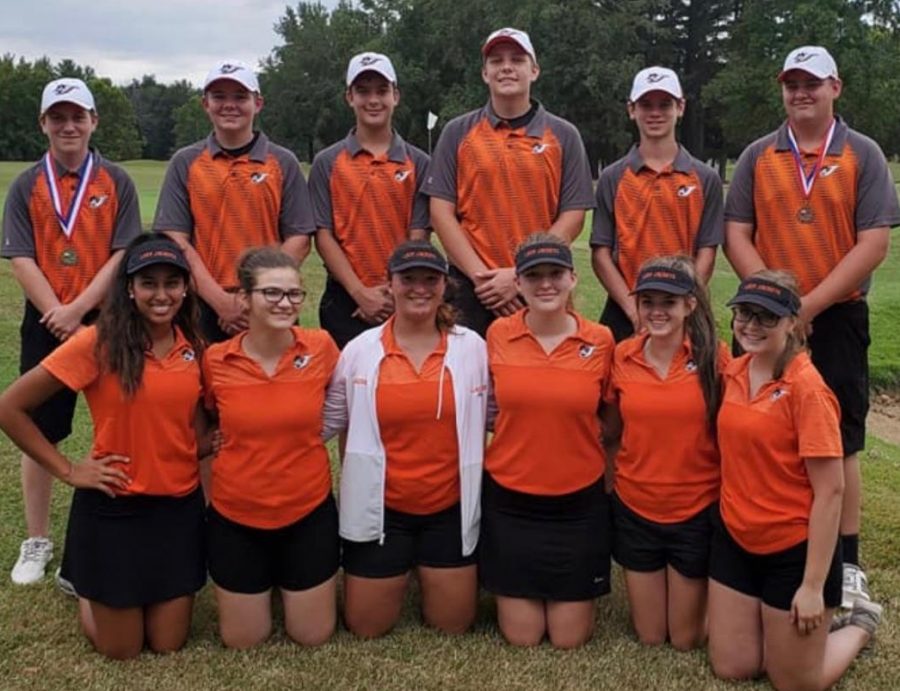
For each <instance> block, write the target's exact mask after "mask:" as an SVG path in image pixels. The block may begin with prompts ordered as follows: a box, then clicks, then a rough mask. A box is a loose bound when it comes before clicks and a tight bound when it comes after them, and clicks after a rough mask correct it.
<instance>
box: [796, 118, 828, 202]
mask: <svg viewBox="0 0 900 691" xmlns="http://www.w3.org/2000/svg"><path fill="white" fill-rule="evenodd" d="M836 126H837V120H834V119H832V121H831V127H829V128H828V132H827V133H826V134H825V139H824V141H823V142H822V146H821V147H819V157H818V158H817V159H816V162H815V164H814V165H813V167H812V170H810V171H809V175H807V174H806V173H805V172H803V157H802V156H801V155H800V146H799V145H798V144H797V139H796V138H795V137H794V131H793V130H792V129H791V126H790V125H788V128H787V133H788V142H789V143H790V145H791V153H792V154H793V155H794V161H795V162H796V163H797V172H798V173H799V174H800V189H801V190H803V196H804V197H806V200H807V201H809V196H810V195H811V194H812V188H813V185H814V184H815V182H816V174H817V173H818V172H819V169H820V168H821V167H822V162H823V161H824V160H825V155H826V154H827V153H828V148H829V147H830V146H831V140H832V138H833V137H834V128H835V127H836Z"/></svg>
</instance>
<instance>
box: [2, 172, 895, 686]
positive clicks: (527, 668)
mask: <svg viewBox="0 0 900 691" xmlns="http://www.w3.org/2000/svg"><path fill="white" fill-rule="evenodd" d="M25 165H26V164H20V163H0V201H2V199H3V198H4V197H5V191H6V188H7V186H8V184H9V182H10V181H11V180H12V178H13V177H14V176H15V175H16V174H17V172H18V171H20V170H21V169H22V168H24V167H25ZM126 168H127V169H128V171H129V172H130V173H131V174H132V176H133V177H134V179H135V183H136V185H137V186H138V189H139V195H140V200H141V211H142V217H143V220H144V223H145V225H148V224H149V223H150V221H151V219H152V216H153V210H154V208H155V204H156V196H157V194H158V189H159V183H160V181H161V179H162V174H163V171H164V164H161V163H156V162H147V161H137V162H129V163H127V164H126ZM896 173H900V171H895V174H896ZM894 239H895V241H898V240H900V237H897V234H896V233H895V238H894ZM575 249H576V260H577V263H578V267H579V273H580V277H581V283H580V285H579V287H578V294H577V297H576V306H577V307H578V309H579V310H581V311H582V312H583V313H585V314H586V315H591V316H596V315H597V314H598V313H599V309H600V305H601V303H602V300H603V294H602V290H601V288H600V287H599V285H598V284H597V281H596V280H595V279H594V277H593V274H592V273H591V270H590V264H589V254H588V247H587V241H586V234H585V235H583V236H582V238H580V239H579V241H578V242H577V243H576V248H575ZM303 273H304V277H305V280H306V282H307V285H308V287H309V289H310V299H309V302H308V304H307V305H306V307H305V308H304V312H303V315H302V320H303V322H304V323H305V324H307V325H313V324H315V320H316V309H315V308H316V306H317V304H318V296H319V294H320V293H321V290H322V284H323V278H324V275H323V271H322V268H321V264H320V262H319V261H318V260H317V258H316V257H315V256H313V257H311V258H310V259H309V260H307V262H306V263H305V265H304V270H303ZM735 283H736V281H735V279H734V277H733V275H732V273H731V271H730V268H729V267H728V265H727V262H725V261H724V260H721V259H720V261H719V266H718V268H717V270H716V274H715V277H714V280H713V286H712V288H713V298H714V302H715V303H716V304H717V305H719V309H720V315H719V316H720V322H721V324H723V325H727V322H726V320H725V310H724V308H723V307H721V305H723V304H724V302H725V300H726V299H727V298H728V297H730V294H731V291H733V289H734V285H735ZM871 304H872V333H873V347H872V350H871V357H872V366H873V374H874V375H875V377H876V379H877V380H878V381H879V382H880V383H881V384H884V385H888V384H891V383H894V384H896V383H897V382H900V339H898V331H900V321H898V319H897V316H896V315H897V314H898V312H900V249H898V247H897V243H896V242H895V245H894V247H893V248H892V250H891V255H890V258H889V260H888V261H887V262H886V263H885V265H884V266H882V268H881V269H880V270H879V272H878V274H877V277H876V282H875V290H874V291H873V294H872V297H871ZM21 309H22V300H21V295H20V293H19V290H18V288H17V286H16V285H15V282H14V281H13V280H12V278H11V276H10V273H9V267H8V265H7V263H5V262H3V263H0V386H5V385H6V384H7V383H8V382H9V381H10V380H11V379H12V378H13V377H14V376H15V375H16V368H17V362H18V345H19V344H18V338H19V337H18V324H19V320H20V318H21ZM723 333H724V331H723ZM76 429H77V430H78V431H77V432H76V434H74V435H73V437H72V438H71V439H69V440H68V441H67V442H66V443H65V445H64V450H65V451H66V452H67V453H68V454H70V455H71V456H72V457H74V458H78V457H80V456H82V455H83V454H85V453H86V452H87V450H88V448H89V445H90V438H89V424H88V422H87V417H86V415H85V410H84V408H83V407H80V409H79V417H78V420H77V422H76ZM863 467H864V475H865V509H864V514H865V515H864V529H863V557H864V561H865V564H866V567H867V571H868V574H869V578H870V584H871V586H872V590H873V593H874V595H875V597H876V598H877V599H878V600H879V601H881V602H882V603H884V604H885V606H886V613H887V614H886V621H885V623H884V624H883V626H882V629H881V630H880V632H879V637H878V642H877V644H876V647H875V651H874V654H873V655H871V656H868V657H866V658H864V659H862V660H860V661H859V662H857V663H856V665H855V666H854V667H853V669H852V670H851V671H850V673H849V674H848V675H847V677H846V679H845V681H844V682H842V684H841V686H840V688H842V689H895V688H898V685H900V672H898V670H900V614H898V609H900V537H898V536H900V511H898V510H897V506H898V505H900V448H898V447H896V446H892V445H890V444H887V443H884V442H882V441H880V440H877V439H874V438H872V439H870V440H869V446H868V450H867V451H866V452H865V454H864V460H863ZM69 496H70V492H69V491H68V489H67V488H65V487H62V486H60V487H57V489H56V492H55V495H54V503H53V537H54V540H55V542H56V544H57V546H58V547H57V549H58V551H59V550H60V549H61V545H62V531H63V528H64V523H65V516H66V512H67V510H68V503H69ZM22 531H23V519H22V503H21V494H20V491H19V477H18V453H17V452H16V451H15V450H14V448H13V447H12V445H11V444H10V443H9V442H8V441H7V440H6V439H5V438H3V439H0V689H69V688H90V689H154V690H159V689H200V688H202V689H206V688H209V689H212V688H215V689H281V688H288V687H293V688H339V689H344V688H365V689H437V688H442V689H443V688H465V689H469V688H473V689H474V688H484V689H494V688H497V689H544V688H547V689H582V688H585V689H586V688H592V689H620V690H625V689H684V690H686V691H687V690H690V691H696V690H698V689H729V688H765V684H763V683H762V682H760V683H757V684H750V685H747V684H743V685H730V684H725V683H721V682H717V681H716V680H715V679H714V678H713V677H712V674H711V672H710V670H709V666H708V664H707V661H706V656H705V654H704V653H703V652H702V651H701V652H695V653H690V654H679V653H675V652H674V651H673V650H672V649H670V648H668V647H662V648H657V649H646V648H642V647H641V646H639V645H638V644H637V642H636V640H635V638H634V636H633V635H632V633H631V631H630V627H629V624H628V618H627V617H628V614H627V609H626V607H625V602H624V593H623V591H622V584H621V580H620V578H618V575H617V577H616V579H615V583H614V592H613V594H612V595H611V596H609V597H607V598H604V599H603V600H602V601H601V602H600V603H599V604H598V606H597V635H596V636H595V638H594V640H593V641H591V643H590V644H589V645H587V646H586V647H585V648H583V649H581V650H578V651H572V652H565V653H563V652H557V651H554V650H552V649H550V648H549V647H548V646H546V645H545V646H542V647H540V648H537V649H532V650H515V649H512V648H510V647H509V646H507V645H505V644H504V642H503V640H502V638H501V637H500V634H499V632H498V630H497V628H496V626H495V625H494V612H493V605H492V603H491V601H490V598H488V597H486V596H485V597H482V600H481V611H480V616H479V619H478V623H477V625H476V627H475V630H474V631H473V632H472V633H470V634H468V635H466V636H462V637H459V638H452V637H448V636H443V635H439V634H436V633H434V632H433V631H430V630H428V629H426V628H425V627H423V626H422V625H421V624H420V623H419V619H418V615H417V612H416V610H415V607H414V602H413V601H410V602H409V603H408V606H407V609H406V611H405V613H404V617H403V619H402V621H401V623H400V625H399V626H398V628H397V629H396V630H395V631H394V632H393V633H392V634H391V635H389V636H387V637H386V638H384V639H381V640H378V641H371V642H361V641H358V640H356V639H354V638H353V637H352V636H351V635H350V634H348V633H347V632H346V631H343V630H341V631H339V632H338V634H337V635H336V636H335V637H334V639H333V640H332V641H331V642H330V643H329V644H327V645H325V646H323V647H322V648H319V649H317V650H303V649H300V648H298V647H296V646H294V645H292V644H290V643H289V642H288V641H287V640H286V639H285V637H284V636H283V634H281V633H276V635H275V636H274V637H273V639H272V641H271V642H270V643H268V644H266V645H264V646H262V647H261V648H259V649H258V650H255V651H252V652H246V653H238V652H232V651H226V650H224V649H223V648H222V646H221V644H220V643H219V640H218V638H217V635H216V629H215V622H216V619H215V609H214V605H213V601H212V597H211V592H210V590H209V589H208V588H207V589H206V590H204V591H203V592H202V593H201V595H200V597H199V600H198V603H197V607H196V611H195V618H194V625H193V631H192V637H191V639H190V641H189V643H188V645H187V647H186V649H185V650H183V651H182V652H180V653H178V654H175V655H170V656H167V657H157V656H153V655H149V654H144V655H142V656H141V657H140V658H139V659H137V660H135V661H133V662H128V663H111V662H108V661H105V660H103V659H102V658H100V657H99V656H98V655H96V654H94V653H93V652H92V651H91V649H90V647H89V645H88V644H87V642H86V640H85V639H84V637H83V636H82V635H81V633H80V632H79V631H78V629H77V626H76V619H75V607H74V602H73V601H72V600H70V599H68V598H65V597H64V596H62V595H61V594H59V593H58V592H57V591H56V589H55V588H54V587H53V586H52V585H51V583H50V581H49V580H48V581H47V582H46V583H44V584H42V585H39V586H36V587H33V588H19V587H14V586H12V584H11V583H10V581H9V579H8V576H7V574H8V572H9V569H10V568H11V567H12V564H13V562H14V560H15V558H16V556H17V551H18V545H19V541H20V540H21V537H22ZM110 548H111V549H115V546H114V545H113V546H111V547H110ZM58 557H59V554H57V559H55V560H54V562H53V565H52V567H53V568H55V567H56V565H57V564H58Z"/></svg>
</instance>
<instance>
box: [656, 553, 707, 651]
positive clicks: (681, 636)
mask: <svg viewBox="0 0 900 691" xmlns="http://www.w3.org/2000/svg"><path fill="white" fill-rule="evenodd" d="M666 577H667V579H668V589H669V599H668V610H669V640H670V641H671V643H672V645H673V646H674V647H675V648H677V649H678V650H693V649H694V648H699V647H700V646H701V645H703V642H704V641H705V640H706V600H707V583H708V581H707V579H706V578H687V577H685V576H682V575H681V574H680V573H678V571H676V570H675V569H673V568H672V567H671V566H669V567H668V568H667V569H666Z"/></svg>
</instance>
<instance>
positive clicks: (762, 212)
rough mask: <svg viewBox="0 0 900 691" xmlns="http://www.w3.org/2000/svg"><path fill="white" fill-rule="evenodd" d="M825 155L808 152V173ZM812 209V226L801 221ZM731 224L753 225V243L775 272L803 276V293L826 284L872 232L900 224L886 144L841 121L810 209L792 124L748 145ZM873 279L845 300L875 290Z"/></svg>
mask: <svg viewBox="0 0 900 691" xmlns="http://www.w3.org/2000/svg"><path fill="white" fill-rule="evenodd" d="M818 154H819V152H818V151H803V152H802V155H803V165H804V170H805V171H806V172H807V173H808V172H809V171H810V169H811V168H812V166H813V164H814V163H815V160H816V158H817V157H818ZM807 204H808V205H809V208H810V209H811V211H812V216H813V219H812V222H811V223H803V222H801V220H800V210H801V208H803V207H805V206H806V205H807ZM725 218H726V220H729V221H738V222H741V223H752V224H753V226H754V233H753V244H754V245H755V246H756V249H757V251H758V252H759V255H760V257H762V260H763V262H764V263H765V265H766V266H767V267H768V268H770V269H787V270H788V271H791V272H792V273H793V274H794V275H796V277H797V280H798V282H799V284H800V293H801V294H802V295H806V294H807V293H809V292H810V291H811V290H812V289H813V288H815V287H816V286H817V285H819V284H820V283H821V282H822V281H823V280H824V278H825V277H826V276H827V275H828V274H829V273H830V272H831V271H832V270H833V269H834V267H835V266H837V264H838V263H839V262H840V261H841V260H842V259H843V258H844V257H845V256H846V255H847V253H848V252H849V251H850V250H852V249H853V247H854V246H855V245H856V236H857V233H859V232H864V231H866V230H869V229H872V228H879V227H884V226H896V225H898V224H900V205H898V201H897V192H896V190H895V189H894V182H893V179H892V178H891V172H890V169H889V168H888V165H887V161H885V158H884V154H883V153H881V149H879V148H878V144H876V143H875V142H874V141H872V140H871V139H869V138H868V137H866V136H864V135H862V134H860V133H859V132H856V131H855V130H852V129H850V128H849V127H847V124H846V123H845V122H844V121H843V120H841V119H840V118H838V119H837V125H836V127H835V130H834V137H833V138H832V140H831V145H830V146H829V147H828V151H827V152H826V153H825V158H824V160H823V161H822V168H821V169H820V170H819V172H818V173H817V174H816V176H815V181H814V183H813V188H812V192H811V194H810V197H809V200H808V202H807V200H806V198H805V197H804V195H803V191H802V189H801V186H800V178H799V173H798V171H797V165H796V162H795V159H794V155H793V153H792V152H791V149H790V145H789V142H788V136H787V123H785V124H783V125H782V126H781V127H779V128H778V130H776V131H775V132H772V133H771V134H768V135H766V136H765V137H763V138H761V139H758V140H757V141H755V142H753V143H752V144H751V145H750V146H748V147H747V148H746V149H745V150H744V152H743V153H742V154H741V157H740V158H739V159H738V162H737V165H736V166H735V169H734V175H733V179H732V181H731V186H730V187H729V189H728V199H727V200H726V205H725ZM868 287H869V278H867V279H866V280H865V281H864V283H863V284H862V285H861V286H859V287H858V288H857V289H855V290H853V291H851V292H850V293H848V294H847V295H846V296H844V297H842V298H841V301H846V300H855V299H857V298H859V297H861V296H862V295H864V294H865V293H866V292H867V291H868Z"/></svg>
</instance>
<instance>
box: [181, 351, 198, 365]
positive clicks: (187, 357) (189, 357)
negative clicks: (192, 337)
mask: <svg viewBox="0 0 900 691" xmlns="http://www.w3.org/2000/svg"><path fill="white" fill-rule="evenodd" d="M181 359H182V360H184V361H185V362H193V361H194V360H196V359H197V356H196V355H195V354H194V351H193V350H185V351H184V352H183V353H182V354H181Z"/></svg>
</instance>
